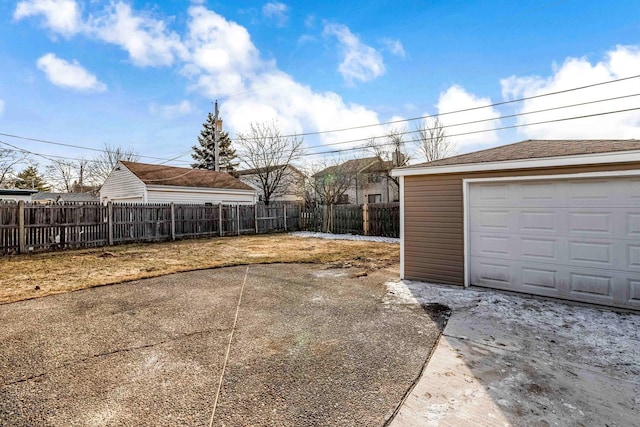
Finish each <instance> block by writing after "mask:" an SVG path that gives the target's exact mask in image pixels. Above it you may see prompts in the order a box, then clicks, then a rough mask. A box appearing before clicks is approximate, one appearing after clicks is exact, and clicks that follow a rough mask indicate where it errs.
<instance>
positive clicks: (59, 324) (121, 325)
mask: <svg viewBox="0 0 640 427" xmlns="http://www.w3.org/2000/svg"><path fill="white" fill-rule="evenodd" d="M355 273H359V272H358V271H356V270H355V269H353V268H351V269H341V268H334V269H328V268H324V267H322V266H316V265H259V266H249V267H233V268H224V269H216V270H203V271H195V272H189V273H181V274H176V275H170V276H164V277H160V278H155V279H148V280H142V281H137V282H131V283H124V284H120V285H113V286H105V287H100V288H93V289H88V290H83V291H78V292H73V293H69V294H63V295H55V296H50V297H45V298H40V299H36V300H30V301H23V302H18V303H13V304H5V305H0V325H1V327H0V343H1V345H0V425H3V426H49V425H50V426H62V425H64V426H73V425H82V426H107V425H109V426H111V425H113V426H116V425H136V426H158V425H172V426H173V425H194V426H201V425H209V423H210V420H213V423H212V424H213V425H220V426H222V425H224V426H243V425H247V426H249V425H251V426H262V425H264V426H272V425H283V426H286V425H291V426H294V425H296V426H297V425H327V426H335V425H354V426H355V425H358V426H360V425H383V424H384V423H385V422H386V421H387V420H388V419H389V418H390V417H391V416H392V414H393V413H394V410H396V408H397V406H398V404H399V403H400V402H401V401H402V398H403V396H404V395H405V393H406V392H407V391H408V390H409V388H410V386H411V384H412V383H413V382H414V381H415V380H416V379H417V378H418V376H419V374H420V372H421V370H422V368H423V367H424V363H425V361H426V360H427V358H428V356H429V354H430V352H431V350H432V348H433V346H434V344H435V342H436V340H437V337H438V336H439V333H440V330H441V328H442V325H443V316H444V312H443V311H442V310H441V307H440V306H432V307H431V308H429V307H427V308H423V307H422V306H420V305H406V304H395V303H393V302H391V303H389V301H388V298H386V297H385V295H386V293H387V289H386V287H385V285H384V283H385V281H387V280H389V279H390V278H392V277H393V276H395V274H396V273H395V272H394V271H392V270H389V271H378V272H375V273H372V274H370V275H368V276H364V277H357V276H359V274H355ZM245 278H246V281H245ZM60 280H64V278H60ZM242 283H245V287H244V292H243V296H242V300H241V304H240V309H239V311H238V323H237V328H236V329H235V332H234V335H233V340H232V342H231V346H230V347H229V358H228V364H227V365H226V371H225V375H224V378H223V382H222V386H221V391H220V394H219V400H218V403H217V407H216V412H215V414H213V415H214V416H213V417H212V413H213V406H214V401H215V397H216V395H217V390H218V387H219V384H220V376H221V372H222V367H223V365H224V361H225V355H226V353H227V350H228V348H227V346H228V343H229V336H230V333H231V330H232V325H233V321H234V315H235V313H236V306H237V304H238V300H239V295H240V289H241V285H242ZM385 300H387V301H386V302H385Z"/></svg>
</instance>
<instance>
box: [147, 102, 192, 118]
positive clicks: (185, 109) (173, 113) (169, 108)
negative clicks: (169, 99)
mask: <svg viewBox="0 0 640 427" xmlns="http://www.w3.org/2000/svg"><path fill="white" fill-rule="evenodd" d="M149 109H150V111H151V113H153V114H155V115H158V116H161V117H164V118H166V119H175V118H177V117H182V116H186V115H187V114H190V113H191V112H192V111H193V107H192V106H191V103H190V102H189V101H187V100H183V101H181V102H178V103H177V104H169V105H156V104H151V106H150V108H149Z"/></svg>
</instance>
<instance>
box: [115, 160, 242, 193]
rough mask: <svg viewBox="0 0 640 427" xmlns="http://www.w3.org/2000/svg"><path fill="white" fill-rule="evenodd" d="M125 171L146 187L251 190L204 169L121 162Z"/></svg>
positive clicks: (234, 180) (231, 177)
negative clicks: (164, 186) (128, 171)
mask: <svg viewBox="0 0 640 427" xmlns="http://www.w3.org/2000/svg"><path fill="white" fill-rule="evenodd" d="M120 163H122V165H124V166H125V167H126V168H127V169H129V170H130V171H131V172H132V173H133V174H134V175H135V176H137V177H138V178H139V179H140V180H141V181H142V182H144V183H145V184H146V185H169V186H176V187H199V188H226V189H232V190H252V191H253V188H251V187H250V186H248V185H247V184H245V183H244V182H242V181H240V180H239V179H236V178H234V177H233V176H231V175H229V174H228V173H226V172H215V171H211V170H206V169H190V168H178V167H175V166H164V165H151V164H147V163H137V162H127V161H121V162H120Z"/></svg>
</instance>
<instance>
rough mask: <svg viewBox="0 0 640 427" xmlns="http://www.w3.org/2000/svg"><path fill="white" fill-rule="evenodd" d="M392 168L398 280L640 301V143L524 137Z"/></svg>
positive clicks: (620, 303)
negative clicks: (396, 189) (397, 204)
mask: <svg viewBox="0 0 640 427" xmlns="http://www.w3.org/2000/svg"><path fill="white" fill-rule="evenodd" d="M393 173H394V174H395V175H396V176H399V177H400V183H401V276H402V278H403V279H410V280H420V281H425V282H435V283H448V284H455V285H461V286H482V287H490V288H495V289H502V290H508V291H515V292H522V293H528V294H534V295H542V296H549V297H555V298H562V299H568V300H573V301H580V302H587V303H595V304H600V305H606V306H611V307H619V308H627V309H635V310H638V309H640V141H636V140H624V141H619V140H616V141H601V140H598V141H583V140H581V141H548V140H545V141H539V140H529V141H524V142H520V143H516V144H510V145H506V146H502V147H496V148H492V149H488V150H483V151H478V152H474V153H469V154H464V155H460V156H455V157H450V158H447V159H442V160H437V161H435V162H430V163H425V164H422V165H416V166H410V167H406V168H400V169H396V170H394V172H393Z"/></svg>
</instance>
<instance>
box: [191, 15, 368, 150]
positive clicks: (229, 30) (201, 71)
mask: <svg viewBox="0 0 640 427" xmlns="http://www.w3.org/2000/svg"><path fill="white" fill-rule="evenodd" d="M189 14H190V17H191V18H190V20H189V22H188V35H187V37H186V39H185V42H184V43H185V46H187V48H188V49H189V55H188V58H189V59H188V63H187V64H186V65H185V67H183V73H184V74H185V75H186V76H188V77H189V78H190V79H192V81H193V86H192V89H193V90H194V91H197V92H198V93H200V94H201V95H203V96H205V97H207V98H209V99H220V98H224V97H227V96H228V98H227V99H225V100H224V101H223V102H222V103H221V112H222V115H223V117H224V126H225V129H228V130H231V131H233V132H239V131H244V130H246V129H247V127H248V125H249V123H250V122H252V121H253V122H258V121H270V120H275V119H277V120H278V123H279V125H280V126H281V128H282V131H283V132H284V133H294V132H303V131H310V130H311V131H312V130H326V129H336V128H348V127H352V126H358V125H364V124H371V123H378V116H377V114H376V113H375V112H373V111H371V110H367V109H366V108H364V107H362V106H359V105H355V104H349V105H347V104H345V103H344V101H343V100H342V98H341V97H340V96H338V95H337V94H335V93H333V92H326V93H317V92H314V91H313V90H312V89H311V88H310V87H308V86H305V85H302V84H300V83H298V82H296V81H295V80H294V79H293V78H292V77H291V76H290V75H288V74H286V73H284V72H282V71H280V70H278V69H277V67H276V65H275V63H274V62H272V61H264V60H262V59H261V58H260V56H259V52H258V50H257V49H256V47H255V46H254V45H253V43H252V41H251V38H250V36H249V33H248V32H247V30H246V29H245V28H244V27H241V26H239V25H238V24H236V23H234V22H230V21H227V20H226V19H225V18H223V17H222V16H220V15H218V14H216V13H215V12H213V11H210V10H207V9H205V8H204V7H192V8H191V9H190V11H189ZM230 95H232V96H230ZM372 132H375V128H372V129H366V130H355V131H350V132H341V133H336V134H326V135H323V136H322V137H319V138H321V139H320V141H321V142H323V143H330V142H336V141H345V140H350V139H357V138H363V137H368V136H370V135H371V133H372ZM346 146H348V145H346ZM341 147H342V146H338V147H336V148H341Z"/></svg>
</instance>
